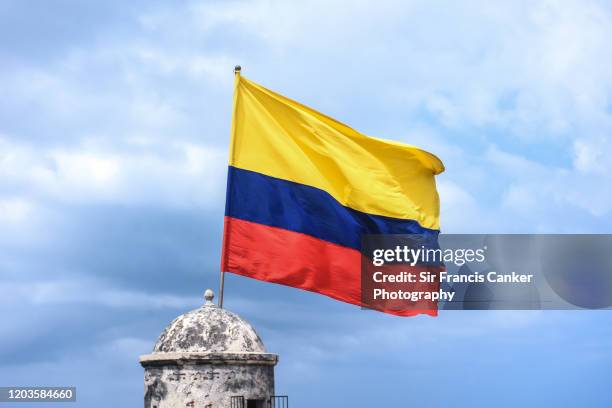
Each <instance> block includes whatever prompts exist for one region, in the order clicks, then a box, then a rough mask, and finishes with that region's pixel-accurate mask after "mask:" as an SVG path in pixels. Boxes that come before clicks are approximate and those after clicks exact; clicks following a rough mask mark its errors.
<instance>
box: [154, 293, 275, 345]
mask: <svg viewBox="0 0 612 408" xmlns="http://www.w3.org/2000/svg"><path fill="white" fill-rule="evenodd" d="M204 297H205V299H206V303H205V304H204V305H203V306H202V307H200V308H198V309H195V310H192V311H191V312H187V313H185V314H183V315H181V316H179V317H177V318H176V319H174V321H172V323H170V325H169V326H168V327H166V329H165V330H164V331H163V332H162V334H161V335H160V336H159V339H158V340H157V343H155V347H154V349H153V353H154V354H155V353H184V352H188V353H265V352H266V350H265V347H264V345H263V342H262V341H261V338H260V337H259V336H258V335H257V332H255V329H253V327H251V325H250V324H249V323H247V322H246V321H244V320H243V319H241V318H240V317H238V316H237V315H236V314H234V313H232V312H230V311H228V310H225V309H221V308H218V307H217V306H215V304H214V303H213V302H212V299H213V297H214V294H213V292H212V291H211V290H210V289H209V290H207V291H206V293H205V295H204Z"/></svg>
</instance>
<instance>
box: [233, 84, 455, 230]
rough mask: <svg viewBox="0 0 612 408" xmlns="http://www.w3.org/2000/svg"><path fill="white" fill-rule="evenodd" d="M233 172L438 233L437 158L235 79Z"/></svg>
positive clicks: (440, 164) (441, 167)
mask: <svg viewBox="0 0 612 408" xmlns="http://www.w3.org/2000/svg"><path fill="white" fill-rule="evenodd" d="M234 97H235V100H234V104H235V106H234V119H233V123H232V150H231V155H230V156H231V157H230V165H231V166H234V167H238V168H241V169H245V170H251V171H255V172H258V173H262V174H265V175H267V176H271V177H276V178H280V179H285V180H289V181H293V182H296V183H300V184H305V185H309V186H312V187H316V188H319V189H321V190H325V191H326V192H328V193H329V194H330V195H331V196H333V197H334V198H335V199H336V200H337V201H338V202H340V203H341V204H342V205H345V206H347V207H350V208H353V209H355V210H358V211H362V212H366V213H370V214H375V215H383V216H388V217H395V218H402V219H412V220H415V221H417V222H418V223H419V224H420V225H421V226H423V227H425V228H432V229H439V227H440V219H439V212H440V204H439V198H438V192H437V191H436V184H435V179H434V176H435V175H436V174H439V173H441V172H442V171H444V165H443V164H442V162H441V161H440V159H438V158H437V157H436V156H434V155H433V154H431V153H428V152H426V151H424V150H421V149H418V148H416V147H414V146H410V145H406V144H402V143H398V142H392V141H386V140H381V139H375V138H371V137H368V136H365V135H363V134H361V133H359V132H357V131H356V130H354V129H352V128H350V127H348V126H347V125H345V124H343V123H340V122H338V121H336V120H334V119H332V118H330V117H328V116H325V115H323V114H321V113H319V112H317V111H315V110H313V109H311V108H308V107H306V106H304V105H302V104H300V103H298V102H295V101H293V100H291V99H288V98H285V97H284V96H282V95H279V94H277V93H275V92H272V91H270V90H268V89H266V88H264V87H262V86H260V85H258V84H256V83H254V82H251V81H249V80H247V79H245V78H244V77H241V76H240V75H237V79H236V90H235V93H234Z"/></svg>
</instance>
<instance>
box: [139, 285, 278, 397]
mask: <svg viewBox="0 0 612 408" xmlns="http://www.w3.org/2000/svg"><path fill="white" fill-rule="evenodd" d="M213 297H214V294H213V292H212V290H210V289H208V290H207V291H206V293H205V294H204V298H205V299H206V302H205V304H204V305H203V306H202V307H200V308H199V309H196V310H192V311H191V312H188V313H185V314H184V315H181V316H179V317H177V318H176V319H174V321H173V322H172V323H170V325H169V326H168V327H166V329H165V330H164V331H163V333H162V334H161V335H160V336H159V339H158V340H157V343H156V344H155V347H154V349H153V353H152V354H147V355H144V356H141V357H140V364H142V366H143V367H144V369H145V396H144V406H145V408H179V407H180V408H183V407H193V408H221V407H227V408H270V407H272V408H274V407H282V406H285V405H286V404H287V405H288V401H287V397H276V396H274V366H275V365H276V363H277V361H278V356H277V355H276V354H271V353H267V352H266V350H265V348H264V345H263V343H262V341H261V339H260V338H259V336H258V335H257V333H256V332H255V330H254V329H253V327H251V325H250V324H248V323H247V322H245V321H244V320H242V319H241V318H240V317H238V316H237V315H235V314H234V313H232V312H229V311H227V310H225V309H220V308H218V307H217V306H215V305H214V303H213V302H212V300H213ZM279 398H280V399H279Z"/></svg>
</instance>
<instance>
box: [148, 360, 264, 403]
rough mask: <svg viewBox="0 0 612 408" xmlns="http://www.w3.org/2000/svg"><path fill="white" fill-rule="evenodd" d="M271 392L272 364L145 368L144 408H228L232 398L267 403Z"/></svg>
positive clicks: (188, 365)
mask: <svg viewBox="0 0 612 408" xmlns="http://www.w3.org/2000/svg"><path fill="white" fill-rule="evenodd" d="M273 393H274V367H273V366H271V365H249V366H238V365H227V366H223V365H201V364H199V365H190V364H187V365H180V366H173V365H167V366H163V367H150V368H147V370H146V373H145V407H147V408H171V407H194V408H195V407H206V408H215V407H230V406H231V405H230V400H231V397H232V396H236V395H241V396H244V398H245V400H248V399H254V400H261V401H265V400H267V399H268V398H269V397H270V395H273Z"/></svg>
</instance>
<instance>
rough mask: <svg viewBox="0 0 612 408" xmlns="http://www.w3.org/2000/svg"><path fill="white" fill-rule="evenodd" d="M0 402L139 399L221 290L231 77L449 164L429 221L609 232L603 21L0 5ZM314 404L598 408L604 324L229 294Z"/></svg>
mask: <svg viewBox="0 0 612 408" xmlns="http://www.w3.org/2000/svg"><path fill="white" fill-rule="evenodd" d="M0 22H1V23H0V90H1V92H0V95H1V97H0V312H2V316H3V322H2V325H1V330H0V385H76V386H77V388H78V395H79V397H78V399H79V402H78V403H77V404H76V405H75V406H83V407H103V406H104V407H106V406H113V407H133V406H139V405H140V404H141V402H142V397H143V378H142V377H143V372H142V368H141V367H140V366H139V364H138V356H139V355H140V354H146V353H148V352H149V351H150V350H151V349H152V345H153V343H154V341H155V340H156V338H157V336H158V334H159V333H160V332H161V330H162V329H163V328H164V327H165V325H166V324H167V323H168V322H170V321H171V320H172V319H173V318H174V317H175V316H177V315H178V314H180V313H183V312H185V311H187V310H189V309H191V308H194V307H197V306H198V305H199V304H201V302H202V299H201V297H202V293H203V292H204V290H205V289H206V288H207V287H213V288H215V289H216V287H217V285H218V265H219V253H220V241H221V232H222V218H223V206H224V194H225V176H226V161H227V146H228V135H229V126H230V108H231V92H232V81H233V73H232V70H233V66H234V65H235V64H241V65H242V66H243V74H244V75H245V76H247V77H249V78H250V79H252V80H255V81H257V82H259V83H261V84H263V85H265V86H267V87H269V88H272V89H274V90H276V91H278V92H281V93H283V94H285V95H287V96H289V97H291V98H294V99H297V100H299V101H301V102H303V103H306V104H309V105H311V106H313V107H315V108H317V109H319V110H321V111H323V112H325V113H327V114H329V115H331V116H333V117H336V118H338V119H339V120H342V121H344V122H346V123H349V124H350V125H352V126H353V127H355V128H356V129H358V130H360V131H362V132H364V133H366V134H370V135H374V136H379V137H383V138H387V139H395V140H400V141H405V142H408V143H411V144H415V145H417V146H420V147H423V148H426V149H428V150H430V151H432V152H433V153H435V154H437V155H438V156H439V157H441V158H442V160H443V161H444V163H445V165H446V168H447V170H446V172H445V173H443V174H442V175H440V176H439V178H438V186H439V190H440V195H441V204H442V230H443V231H444V232H449V233H471V232H481V233H493V232H507V233H514V232H523V233H570V232H573V233H609V232H610V231H611V227H612V221H611V220H612V217H611V216H610V215H611V211H612V189H611V188H610V185H612V176H610V174H612V164H611V163H612V161H610V160H609V157H610V155H611V154H612V141H611V139H610V137H609V134H610V131H611V130H612V69H610V68H611V66H612V65H611V64H612V57H611V56H612V43H611V42H610V38H612V5H611V4H610V3H609V2H601V1H590V0H581V1H577V0H576V1H571V0H567V1H559V2H557V1H540V2H531V1H507V2H490V1H473V2H461V3H460V2H452V1H444V2H434V3H433V4H432V2H427V1H376V2H374V1H372V2H368V1H357V2H355V1H351V2H348V1H346V2H345V1H334V2H328V1H312V2H299V1H295V2H280V1H279V2H274V1H252V2H238V1H223V2H221V1H219V2H206V1H180V2H153V1H144V0H143V1H133V2H129V4H127V2H120V1H110V0H109V1H97V2H93V1H83V2H74V1H54V2H44V1H11V0H4V1H2V2H0ZM226 306H227V307H228V308H229V309H231V310H233V311H235V312H237V313H239V314H240V315H242V316H243V317H245V318H246V319H247V320H249V321H251V322H252V323H253V324H254V325H255V327H256V328H257V329H258V330H259V332H260V334H261V335H262V337H263V339H264V341H265V343H266V345H267V347H268V349H269V350H270V351H273V352H277V353H279V354H280V357H281V360H280V363H279V365H278V367H277V392H278V393H280V394H289V395H290V399H291V404H292V406H293V407H307V406H313V405H314V406H322V407H336V406H431V407H442V406H448V405H453V406H467V405H469V406H478V407H479V406H483V407H485V406H486V407H489V406H496V407H505V406H508V407H509V406H568V407H575V406H589V407H609V406H610V405H612V394H611V393H610V392H609V381H610V377H611V375H612V345H611V342H610V338H612V336H611V335H612V325H611V324H610V323H612V316H611V315H610V314H609V313H608V312H576V311H574V312H567V311H566V312H486V313H485V312H469V313H461V312H449V313H445V314H443V315H441V316H440V317H438V318H429V317H425V316H421V317H416V318H398V317H393V316H386V315H382V314H379V313H374V312H365V311H361V310H360V309H358V308H356V307H354V306H350V305H345V304H342V303H339V302H335V301H332V300H330V299H327V298H325V297H322V296H317V295H314V294H310V293H304V292H301V291H299V290H295V289H290V288H284V287H280V286H276V285H272V284H265V283H261V282H256V281H251V280H248V279H245V278H240V277H236V276H231V275H230V276H228V277H227V290H226Z"/></svg>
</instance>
